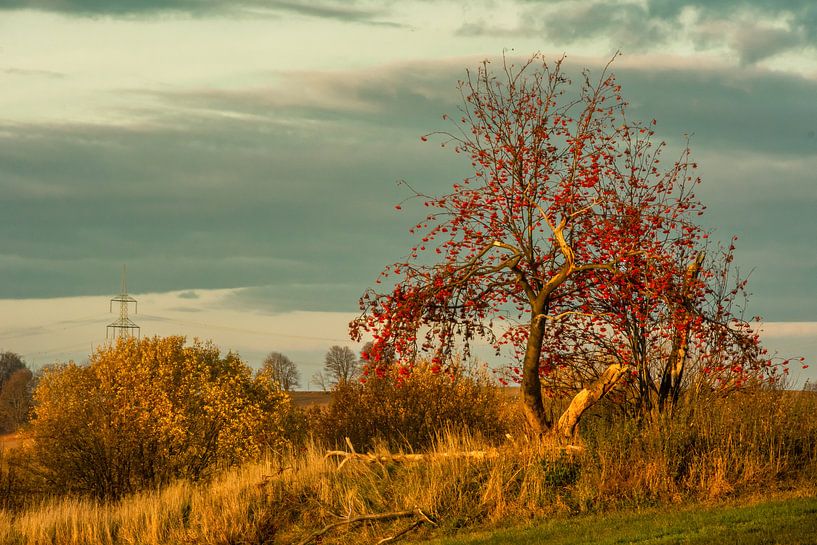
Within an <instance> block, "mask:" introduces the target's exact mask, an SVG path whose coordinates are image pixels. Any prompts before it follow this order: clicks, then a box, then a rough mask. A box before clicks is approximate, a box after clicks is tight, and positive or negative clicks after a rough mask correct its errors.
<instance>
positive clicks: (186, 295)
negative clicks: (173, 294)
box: [178, 290, 199, 299]
mask: <svg viewBox="0 0 817 545" xmlns="http://www.w3.org/2000/svg"><path fill="white" fill-rule="evenodd" d="M178 297H179V299H198V298H199V294H198V293H196V292H195V291H193V290H188V291H183V292H181V293H180V294H179V296H178Z"/></svg>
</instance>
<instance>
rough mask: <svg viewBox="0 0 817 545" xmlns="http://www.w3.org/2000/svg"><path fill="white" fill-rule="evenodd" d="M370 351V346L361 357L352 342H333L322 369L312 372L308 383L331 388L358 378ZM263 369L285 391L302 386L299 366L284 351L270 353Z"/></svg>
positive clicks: (321, 388)
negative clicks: (339, 343) (349, 343)
mask: <svg viewBox="0 0 817 545" xmlns="http://www.w3.org/2000/svg"><path fill="white" fill-rule="evenodd" d="M366 353H367V352H366V347H364V349H363V351H362V352H361V356H360V357H358V356H357V354H355V352H354V351H353V350H352V349H351V348H349V347H348V346H339V345H334V346H330V347H329V350H328V351H327V352H326V355H325V356H324V360H323V367H322V369H321V370H320V371H317V372H315V373H314V374H313V375H312V377H311V378H310V380H309V384H308V385H309V386H316V387H317V388H319V389H320V390H324V391H328V390H331V389H332V388H334V387H335V386H337V385H338V384H342V383H345V382H350V381H353V380H356V379H357V378H359V377H360V374H361V370H362V368H363V365H364V363H365V355H366ZM261 369H262V370H263V372H265V373H267V374H268V375H269V376H270V377H271V378H272V379H273V380H275V381H276V382H277V383H278V384H279V386H280V387H281V389H282V390H284V391H287V392H289V391H292V390H295V389H297V388H300V387H301V386H302V383H301V373H300V371H299V370H298V366H297V365H296V364H295V362H293V361H292V360H291V359H290V358H289V357H288V356H287V355H285V354H282V353H281V352H270V353H269V354H267V357H266V358H264V362H263V364H262V365H261Z"/></svg>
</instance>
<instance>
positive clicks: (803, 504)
mask: <svg viewBox="0 0 817 545" xmlns="http://www.w3.org/2000/svg"><path fill="white" fill-rule="evenodd" d="M501 543H513V544H514V545H526V544H529V545H534V544H537V545H538V544H546V545H574V544H576V545H578V544H585V543H593V544H596V545H614V544H622V543H645V544H646V543H649V544H651V545H663V544H666V545H669V544H680V543H684V544H687V543H688V544H696V545H704V544H724V543H736V544H738V543H739V544H741V545H761V544H781V545H783V544H787V545H806V544H814V543H817V497H809V498H790V499H785V500H777V501H769V502H764V503H757V504H754V505H744V506H718V507H703V508H701V507H694V508H693V507H686V508H683V509H680V510H675V509H666V508H664V509H653V510H649V511H642V512H625V513H622V512H618V513H611V514H605V515H601V516H599V515H585V516H581V517H576V518H573V519H568V520H564V519H562V520H554V521H551V522H549V523H547V524H544V525H539V526H534V527H529V528H511V529H506V530H501V531H498V532H490V533H480V534H474V535H470V536H466V537H455V538H447V539H437V540H434V541H428V542H425V545H493V544H496V545H499V544H501Z"/></svg>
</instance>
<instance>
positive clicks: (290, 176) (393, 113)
mask: <svg viewBox="0 0 817 545" xmlns="http://www.w3.org/2000/svg"><path fill="white" fill-rule="evenodd" d="M467 64H472V63H470V61H465V60H461V61H456V62H448V63H429V64H428V65H422V64H419V63H418V64H415V65H408V66H406V65H403V66H397V67H395V66H392V67H384V68H382V69H379V70H370V71H366V72H348V73H337V74H324V73H321V74H305V73H303V74H300V75H298V74H286V75H285V77H282V75H281V74H276V75H275V78H273V79H272V81H271V82H270V85H269V87H268V88H264V89H255V90H249V91H246V92H233V93H225V92H219V93H215V92H213V91H208V90H195V89H193V90H189V91H187V92H185V93H176V94H173V95H167V94H163V95H156V98H157V100H158V103H157V108H158V111H157V112H153V115H152V116H151V117H150V119H151V122H150V123H147V122H145V123H143V124H137V125H134V126H131V127H100V126H88V125H63V126H58V125H51V126H37V125H28V126H19V125H18V126H8V125H7V126H3V127H0V194H2V195H3V198H2V199H0V232H3V233H4V237H3V238H2V239H1V240H0V278H2V279H3V282H2V283H0V297H45V296H53V295H80V294H108V293H114V292H115V291H116V290H117V289H118V279H119V270H120V267H121V263H123V262H127V263H128V271H129V279H130V286H131V291H133V292H135V293H139V292H148V291H170V290H189V289H193V288H197V289H198V288H201V289H204V288H234V287H240V286H260V287H258V288H255V289H253V290H243V291H241V292H238V293H237V294H236V296H235V297H233V298H231V299H230V304H232V305H235V306H237V307H246V308H249V309H252V310H257V311H264V312H282V311H286V310H291V309H310V310H338V311H354V310H356V308H357V307H356V304H357V297H358V296H359V295H360V294H361V293H362V291H363V290H364V289H365V288H366V287H367V286H370V285H372V283H373V281H374V279H375V277H376V275H377V273H378V272H379V271H380V270H381V269H382V267H383V266H384V265H385V264H386V263H389V262H392V261H394V260H397V259H399V258H400V257H401V256H402V255H404V254H405V252H406V250H407V248H408V247H409V246H410V241H411V238H410V237H409V236H408V235H407V232H406V231H407V228H408V226H409V225H410V224H411V223H413V221H412V220H416V219H418V218H420V217H422V215H423V209H422V206H417V205H416V204H412V203H409V204H408V205H406V206H404V208H405V210H404V212H403V213H397V212H395V211H394V210H393V208H392V207H393V205H394V204H395V203H396V202H398V201H401V200H402V199H403V198H404V197H406V196H408V195H407V193H406V191H404V190H402V189H400V188H398V187H396V186H395V184H394V181H395V180H397V179H400V178H405V179H407V180H408V181H410V182H411V183H412V185H414V186H415V187H417V188H418V190H420V191H423V192H427V193H437V192H440V191H443V190H446V189H447V188H448V187H450V184H451V183H452V182H455V181H457V180H459V179H461V178H462V177H463V176H465V175H467V174H468V165H467V163H465V162H463V160H462V158H460V157H458V156H456V155H454V154H453V153H451V152H449V151H448V150H442V149H440V148H439V147H437V146H435V145H433V144H431V145H430V144H422V143H420V142H419V138H418V136H419V135H420V134H422V133H425V132H428V131H432V130H435V129H445V128H446V126H447V125H446V123H445V122H443V121H442V120H441V119H440V118H439V116H440V114H442V113H446V112H448V113H454V112H455V104H456V102H457V97H458V94H457V91H456V89H455V82H456V79H457V78H458V77H461V76H462V75H463V70H464V67H465V66H466V65H467ZM614 70H615V66H614ZM616 71H617V73H618V75H619V79H620V81H621V82H622V84H623V85H624V94H625V96H626V97H628V98H629V99H630V100H631V101H632V108H631V109H632V113H633V116H634V117H640V118H642V119H651V118H653V117H655V118H657V119H658V121H659V125H658V129H659V131H660V134H659V136H661V137H664V138H667V139H668V140H670V141H671V145H670V149H669V150H668V152H667V154H666V155H665V157H666V160H671V159H673V158H674V155H673V153H674V152H675V151H676V150H679V147H678V145H677V144H678V141H679V140H680V136H681V134H682V133H683V132H685V131H686V132H693V133H694V134H695V135H694V137H693V140H692V148H693V152H695V155H696V157H698V156H700V158H701V162H702V165H703V166H702V174H703V175H704V179H705V182H706V183H705V184H704V186H702V189H701V195H702V197H703V198H704V199H705V201H706V202H707V203H709V204H710V205H711V211H712V214H710V215H708V216H706V221H708V222H710V223H711V225H713V226H718V227H719V228H720V229H721V232H723V233H724V236H728V234H729V233H731V232H737V233H738V234H739V235H741V236H742V239H743V242H742V245H741V250H742V252H741V254H740V255H739V260H741V263H743V264H744V266H745V268H746V269H749V268H751V267H752V266H755V265H756V266H757V268H758V270H757V273H756V275H755V280H756V283H754V284H753V285H754V286H755V287H754V291H755V292H756V293H758V296H757V301H759V308H758V309H757V310H756V311H753V312H758V313H760V314H766V315H767V316H768V317H770V318H773V319H791V318H790V317H792V316H794V315H797V317H798V318H800V319H814V318H815V316H817V308H814V306H815V304H817V303H815V304H812V305H811V306H809V304H807V303H806V302H803V301H801V302H800V304H799V306H797V307H796V308H791V309H787V308H786V305H787V304H790V302H791V301H794V300H796V298H797V297H798V294H797V293H795V290H801V291H802V289H803V287H804V286H805V287H806V288H807V289H809V288H810V289H811V290H812V291H817V285H815V278H817V275H815V274H814V264H813V263H811V262H809V261H808V260H802V259H801V260H800V261H797V260H796V259H794V258H793V257H790V258H787V257H786V256H787V255H788V256H798V255H800V256H802V255H804V254H807V253H808V252H809V251H811V253H812V254H813V249H812V250H809V249H810V248H813V240H812V237H813V233H814V232H817V224H815V222H817V218H815V216H814V214H813V213H809V210H813V209H814V207H815V203H817V198H816V197H815V195H814V193H813V191H814V189H813V188H814V183H813V172H814V170H815V167H814V165H813V164H812V157H814V156H815V155H817V138H814V137H813V136H812V137H809V136H808V134H809V133H811V134H812V135H813V134H814V131H815V130H817V111H815V106H814V104H813V97H814V96H817V84H816V83H815V82H812V81H809V80H806V79H803V78H798V77H794V76H782V75H780V74H775V73H769V72H764V71H761V70H757V69H748V68H743V69H738V68H734V69H715V68H700V67H695V68H694V69H693V68H689V69H683V70H682V69H670V68H660V69H656V68H641V69H634V68H626V69H625V68H623V69H621V70H616ZM283 82H286V84H285V83H283ZM286 86H293V87H294V88H295V89H303V88H304V87H306V86H315V87H320V92H317V93H312V94H310V93H307V92H301V93H297V92H291V91H289V90H287V87H286ZM809 131H810V132H809ZM673 142H674V143H673ZM696 150H698V152H696ZM746 158H751V159H753V160H754V161H760V163H757V162H756V163H752V162H750V161H746V163H747V164H746V166H743V164H742V163H743V162H744V160H745V159H746ZM758 165H760V166H758ZM772 183H773V184H774V185H772ZM775 192H777V193H779V194H780V195H781V197H780V198H779V199H777V200H776V198H775ZM809 233H810V234H809ZM779 263H786V267H787V275H789V276H788V278H790V279H791V282H786V283H780V282H776V281H775V271H776V267H777V266H778V264H779Z"/></svg>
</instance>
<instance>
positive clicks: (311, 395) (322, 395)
mask: <svg viewBox="0 0 817 545" xmlns="http://www.w3.org/2000/svg"><path fill="white" fill-rule="evenodd" d="M289 395H290V396H291V397H292V403H293V404H294V405H295V406H296V407H301V408H306V407H311V406H313V405H317V406H323V405H328V404H329V400H330V399H331V394H330V393H329V392H311V391H295V392H289Z"/></svg>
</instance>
